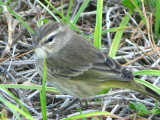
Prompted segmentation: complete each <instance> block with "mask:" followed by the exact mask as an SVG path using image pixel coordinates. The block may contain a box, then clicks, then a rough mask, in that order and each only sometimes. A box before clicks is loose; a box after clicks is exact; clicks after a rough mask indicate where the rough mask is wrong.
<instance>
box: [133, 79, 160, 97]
mask: <svg viewBox="0 0 160 120" xmlns="http://www.w3.org/2000/svg"><path fill="white" fill-rule="evenodd" d="M134 80H135V81H136V82H138V83H140V84H143V85H145V86H147V87H149V88H150V89H152V90H154V91H155V92H157V93H158V94H160V88H159V87H157V86H155V85H153V84H151V83H149V82H147V81H145V80H141V79H138V78H134Z"/></svg>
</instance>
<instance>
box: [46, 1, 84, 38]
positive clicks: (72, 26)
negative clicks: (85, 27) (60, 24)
mask: <svg viewBox="0 0 160 120" xmlns="http://www.w3.org/2000/svg"><path fill="white" fill-rule="evenodd" d="M45 2H46V3H47V4H48V5H49V6H50V7H51V8H52V9H53V10H55V12H57V14H58V15H60V16H61V17H62V16H63V14H62V13H61V12H59V11H58V10H57V9H56V8H55V7H54V6H53V5H52V4H51V3H50V2H48V1H47V0H45ZM63 17H64V20H65V21H66V22H67V23H69V24H70V26H71V28H72V29H75V30H76V31H77V32H79V33H80V34H81V35H82V36H83V37H86V35H84V34H83V33H82V32H81V31H80V30H79V29H78V28H77V27H76V26H75V25H74V24H73V23H71V22H70V21H69V20H68V19H67V18H66V17H65V16H63Z"/></svg>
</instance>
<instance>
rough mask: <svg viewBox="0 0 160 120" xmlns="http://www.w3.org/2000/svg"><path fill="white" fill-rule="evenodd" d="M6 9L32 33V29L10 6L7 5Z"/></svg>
mask: <svg viewBox="0 0 160 120" xmlns="http://www.w3.org/2000/svg"><path fill="white" fill-rule="evenodd" d="M7 9H8V11H9V12H10V13H11V14H12V15H13V16H15V17H16V18H17V19H18V20H19V21H20V22H21V23H22V25H24V26H25V27H26V29H27V30H28V31H29V32H31V33H32V34H34V31H33V30H32V28H31V27H30V26H29V25H28V24H27V23H26V22H25V21H24V20H23V19H22V18H21V17H20V16H19V15H18V14H17V13H16V12H14V11H13V10H12V9H11V8H9V7H7Z"/></svg>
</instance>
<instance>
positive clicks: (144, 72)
mask: <svg viewBox="0 0 160 120" xmlns="http://www.w3.org/2000/svg"><path fill="white" fill-rule="evenodd" d="M133 74H134V75H153V76H160V70H140V71H137V72H134V73H133Z"/></svg>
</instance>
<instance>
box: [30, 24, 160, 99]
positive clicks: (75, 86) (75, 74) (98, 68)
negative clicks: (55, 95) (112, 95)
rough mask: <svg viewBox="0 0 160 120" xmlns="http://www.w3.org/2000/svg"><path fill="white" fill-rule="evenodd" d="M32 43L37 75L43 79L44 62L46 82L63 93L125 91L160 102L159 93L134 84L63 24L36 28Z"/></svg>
mask: <svg viewBox="0 0 160 120" xmlns="http://www.w3.org/2000/svg"><path fill="white" fill-rule="evenodd" d="M33 42H34V44H35V45H36V47H35V52H34V60H35V66H36V70H37V72H38V73H39V74H40V76H41V77H42V76H43V62H44V59H46V66H47V73H46V74H47V75H46V80H47V82H48V84H49V85H50V86H53V87H55V88H57V89H58V90H60V91H61V92H62V93H65V94H69V95H71V96H74V97H76V98H88V97H90V96H95V95H97V94H98V93H99V92H100V91H101V90H103V89H109V88H124V89H131V90H134V91H137V92H140V93H142V94H144V95H148V96H150V97H153V98H155V99H158V100H160V95H159V94H158V93H156V92H155V91H154V90H152V89H150V88H149V87H147V86H145V85H142V84H140V83H138V82H136V81H135V80H134V75H133V74H132V72H130V71H128V70H127V69H126V68H125V67H123V66H122V65H121V64H119V63H118V62H117V61H116V60H114V59H112V58H111V57H109V56H107V55H106V54H104V53H103V52H102V51H101V50H100V49H98V48H96V47H95V46H94V45H93V44H92V43H91V42H89V41H88V40H86V39H85V38H84V37H83V36H82V35H80V34H78V33H76V32H75V31H74V30H72V29H70V28H69V26H67V25H65V24H63V23H59V22H50V23H47V24H44V25H42V26H41V27H38V28H36V29H35V34H34V35H33Z"/></svg>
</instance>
